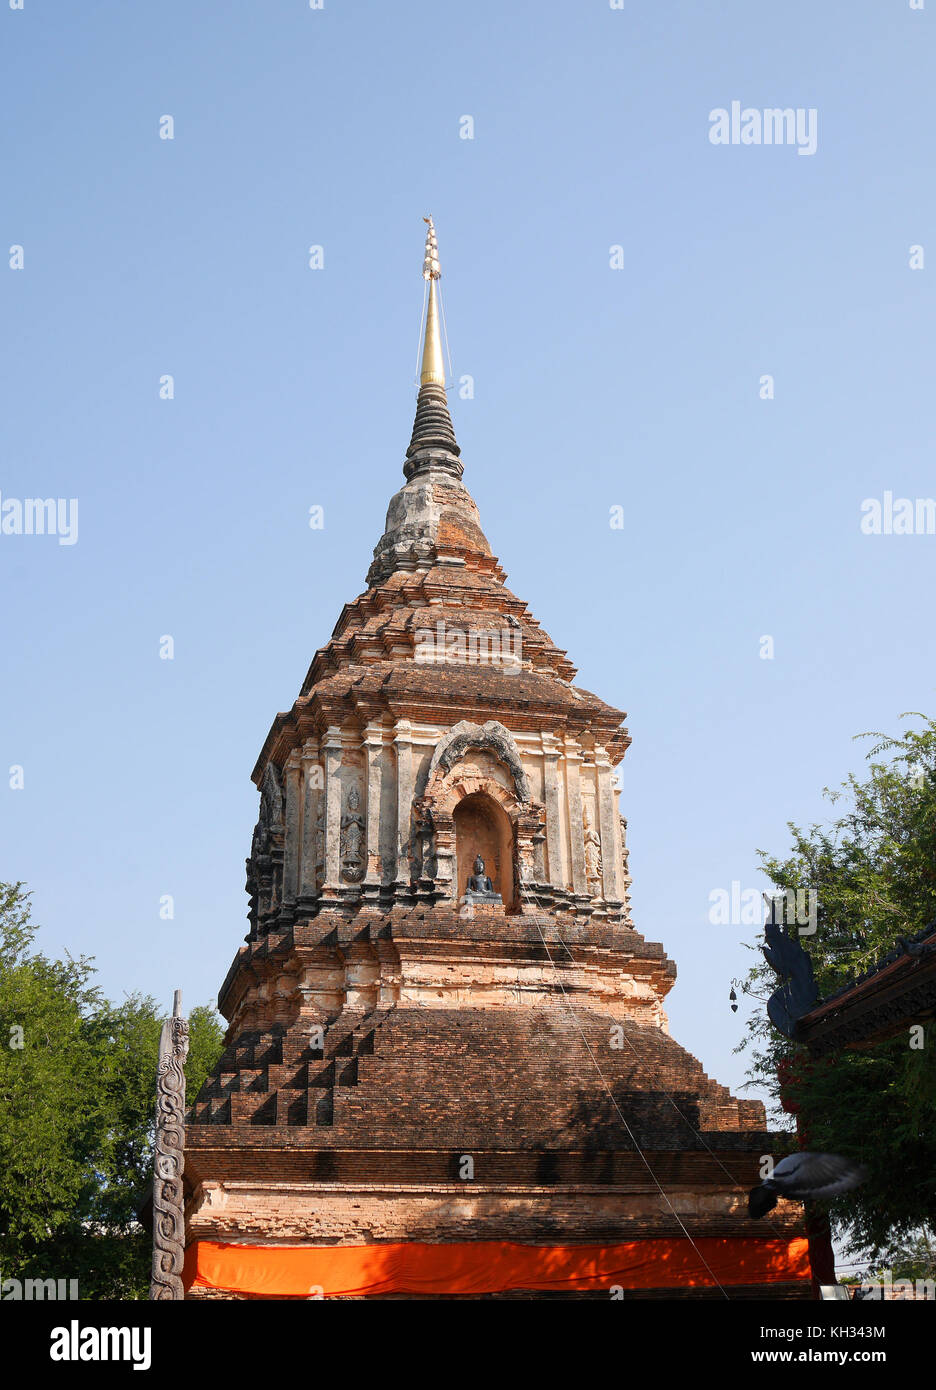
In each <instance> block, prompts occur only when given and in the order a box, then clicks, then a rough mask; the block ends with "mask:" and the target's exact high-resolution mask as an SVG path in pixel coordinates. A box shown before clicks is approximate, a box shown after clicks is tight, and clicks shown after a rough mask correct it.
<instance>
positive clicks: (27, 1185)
mask: <svg viewBox="0 0 936 1390" xmlns="http://www.w3.org/2000/svg"><path fill="white" fill-rule="evenodd" d="M36 930H37V929H36V927H35V926H34V925H33V924H32V923H31V921H30V912H29V895H28V894H26V893H24V892H23V890H22V885H21V884H0V1271H2V1273H3V1276H4V1277H6V1278H10V1277H16V1278H68V1279H77V1280H78V1284H79V1294H80V1296H81V1297H82V1298H142V1297H145V1296H146V1293H147V1287H148V1278H149V1260H150V1238H149V1236H148V1235H147V1233H146V1232H145V1231H144V1230H143V1229H142V1227H141V1226H140V1224H139V1222H138V1220H137V1215H136V1213H137V1209H138V1206H139V1203H140V1199H141V1197H142V1196H143V1194H144V1192H145V1190H146V1187H147V1184H148V1182H149V1180H150V1171H151V1162H152V1144H153V1123H154V1120H153V1117H154V1106H155V1098H156V1081H155V1078H156V1061H157V1057H158V1052H159V1034H160V1029H161V1027H162V1020H163V1017H164V1015H163V1014H161V1013H160V1011H159V1010H158V1008H157V1006H156V1003H155V1001H154V1000H153V999H150V998H148V997H146V996H143V995H138V994H135V995H130V996H129V997H128V998H127V999H126V1000H125V1001H124V1002H123V1003H122V1004H111V1003H109V1002H108V1001H107V1000H106V999H105V998H104V997H103V995H102V994H101V992H100V990H99V989H98V988H97V987H96V986H95V985H94V984H93V983H92V977H93V975H94V967H93V964H92V962H91V961H90V960H89V959H87V958H85V957H81V958H79V959H77V960H73V959H71V958H68V959H67V960H65V961H53V960H49V959H48V958H47V957H46V956H44V955H42V954H41V953H39V952H36V951H34V950H33V949H32V947H33V941H34V938H35V935H36ZM189 1025H190V1035H191V1046H190V1051H189V1058H188V1063H187V1065H186V1091H187V1098H188V1100H189V1102H190V1103H191V1101H192V1100H193V1099H194V1097H195V1095H196V1094H197V1092H198V1090H199V1088H200V1086H201V1084H202V1081H203V1080H204V1078H205V1076H206V1075H207V1074H208V1073H209V1071H210V1070H211V1068H212V1067H213V1066H214V1063H215V1061H216V1060H217V1058H218V1056H219V1055H220V1052H221V1048H222V1045H223V1027H222V1025H221V1023H220V1020H219V1019H218V1018H217V1015H216V1014H215V1013H214V1011H213V1010H212V1009H210V1008H206V1007H198V1008H195V1009H193V1010H192V1012H191V1014H190V1016H189Z"/></svg>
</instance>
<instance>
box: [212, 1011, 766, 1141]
mask: <svg viewBox="0 0 936 1390" xmlns="http://www.w3.org/2000/svg"><path fill="white" fill-rule="evenodd" d="M618 1026H620V1027H621V1028H622V1029H623V1037H624V1039H625V1042H624V1045H623V1046H622V1047H615V1046H613V1045H612V1028H616V1027H618ZM583 1034H584V1039H583ZM300 1041H301V1040H300V1039H298V1038H294V1037H293V1036H292V1035H290V1034H287V1035H286V1037H285V1038H283V1037H276V1036H273V1035H262V1036H260V1037H257V1036H254V1037H250V1036H248V1037H246V1038H245V1039H242V1040H240V1041H238V1043H236V1044H235V1045H234V1046H233V1047H231V1048H228V1049H227V1050H226V1053H225V1057H224V1058H223V1059H222V1062H221V1064H220V1068H219V1071H218V1072H217V1073H216V1074H215V1075H214V1076H213V1077H212V1078H209V1080H208V1081H207V1082H206V1084H205V1088H204V1089H203V1092H202V1094H201V1095H200V1096H199V1098H198V1101H197V1103H196V1106H195V1108H194V1112H193V1123H194V1124H211V1125H213V1126H214V1125H224V1124H231V1125H235V1126H237V1125H242V1124H251V1125H263V1124H266V1125H274V1126H288V1127H296V1126H301V1125H315V1126H317V1127H319V1128H327V1129H329V1130H330V1131H331V1133H330V1135H329V1137H328V1142H329V1143H330V1144H338V1143H342V1144H344V1145H347V1146H348V1147H349V1148H353V1147H355V1146H356V1145H357V1144H364V1145H365V1146H366V1147H379V1146H381V1145H384V1144H386V1145H389V1146H391V1147H417V1146H419V1145H421V1144H424V1143H427V1142H430V1141H432V1142H434V1143H436V1144H437V1145H438V1146H439V1147H449V1146H451V1147H456V1148H457V1147H461V1148H462V1149H466V1150H467V1149H471V1148H472V1147H480V1148H485V1149H489V1148H491V1147H492V1146H497V1145H503V1146H504V1147H511V1148H516V1147H544V1146H545V1147H547V1148H556V1149H564V1148H573V1147H577V1146H579V1145H580V1144H581V1143H583V1142H584V1143H586V1144H587V1145H588V1146H591V1147H611V1148H615V1149H617V1148H628V1147H631V1140H630V1138H629V1137H628V1126H629V1127H630V1130H631V1132H632V1133H633V1135H634V1137H635V1138H636V1139H637V1142H638V1143H640V1144H642V1145H643V1144H647V1143H649V1144H654V1143H659V1142H660V1141H661V1139H662V1138H663V1137H665V1138H666V1140H667V1141H668V1142H672V1141H676V1140H682V1141H684V1142H685V1141H686V1140H687V1139H692V1138H693V1136H696V1137H697V1136H698V1135H699V1134H700V1133H701V1134H706V1135H707V1134H711V1133H715V1132H717V1133H720V1134H724V1133H726V1132H736V1133H741V1132H745V1131H749V1130H752V1129H759V1128H762V1127H763V1124H764V1111H763V1107H762V1105H761V1104H760V1102H757V1101H738V1100H735V1099H734V1098H733V1097H732V1096H731V1095H730V1093H729V1092H728V1090H727V1088H726V1087H724V1086H721V1085H719V1084H718V1083H717V1082H714V1081H712V1080H710V1079H709V1077H708V1076H707V1075H706V1074H705V1072H704V1071H703V1069H702V1067H701V1065H700V1064H699V1062H698V1061H697V1060H696V1059H695V1058H694V1057H692V1056H691V1054H689V1053H688V1052H686V1051H685V1050H684V1049H683V1048H682V1047H680V1046H679V1044H678V1043H676V1042H674V1040H673V1039H672V1038H671V1037H670V1036H669V1035H668V1034H667V1033H664V1032H662V1031H661V1030H660V1029H658V1028H652V1027H641V1026H639V1025H636V1024H634V1023H633V1022H625V1023H622V1024H620V1025H618V1024H615V1023H613V1022H611V1021H609V1020H608V1019H606V1018H602V1017H600V1016H597V1015H595V1014H592V1013H588V1012H587V1011H578V1012H577V1017H576V1019H574V1020H573V1019H572V1018H571V1017H569V1015H568V1013H567V1012H566V1010H565V1009H564V1008H559V1007H557V1008H555V1009H549V1008H545V1009H526V1008H523V1009H496V1010H494V1009H436V1008H433V1009H419V1008H406V1009H392V1010H381V1011H377V1010H375V1011H373V1012H372V1013H363V1012H360V1011H350V1010H349V1011H345V1012H343V1013H341V1014H339V1015H338V1016H337V1017H336V1019H335V1020H334V1021H333V1023H332V1024H331V1026H330V1027H328V1028H327V1029H326V1032H325V1046H324V1051H322V1052H318V1053H316V1052H311V1051H310V1049H309V1048H308V1047H307V1046H306V1047H305V1048H304V1049H303V1048H301V1047H300ZM586 1043H587V1046H586ZM628 1044H629V1045H628ZM303 1051H304V1053H305V1055H304V1056H303V1055H301V1054H302V1052H303ZM284 1053H286V1054H287V1055H294V1060H291V1061H289V1062H283V1061H277V1060H269V1061H266V1062H265V1063H264V1064H263V1065H262V1066H259V1067H258V1066H257V1065H256V1062H257V1058H258V1057H267V1058H278V1057H281V1056H282V1055H283V1054H284ZM238 1057H241V1058H242V1059H243V1062H242V1064H241V1065H240V1068H239V1070H238V1071H236V1072H234V1071H232V1070H230V1068H232V1067H233V1066H235V1065H237V1062H236V1059H237V1058H238ZM596 1062H597V1066H596ZM227 1101H229V1102H230V1103H229V1104H226V1102H227ZM206 1102H207V1103H208V1108H207V1110H206V1108H205V1107H206ZM622 1116H623V1119H622ZM625 1121H626V1124H625ZM696 1141H697V1142H701V1141H698V1139H697V1140H696Z"/></svg>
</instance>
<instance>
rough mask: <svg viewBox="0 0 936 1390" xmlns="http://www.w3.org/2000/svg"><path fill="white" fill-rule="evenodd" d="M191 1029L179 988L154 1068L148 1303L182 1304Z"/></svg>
mask: <svg viewBox="0 0 936 1390" xmlns="http://www.w3.org/2000/svg"><path fill="white" fill-rule="evenodd" d="M188 1048H189V1026H188V1023H187V1022H186V1020H185V1019H184V1018H183V1017H182V991H181V990H180V989H177V990H176V992H175V997H174V999H173V1004H172V1017H171V1018H167V1019H166V1021H165V1023H164V1024H163V1026H162V1033H161V1034H160V1038H159V1063H158V1066H157V1068H156V1149H155V1153H154V1155H153V1271H152V1277H151V1279H150V1298H151V1299H182V1298H184V1297H185V1290H184V1288H183V1286H182V1261H183V1257H184V1253H185V1207H184V1197H183V1192H182V1172H183V1166H184V1163H185V1158H184V1152H183V1151H184V1148H185V1059H186V1057H187V1056H188Z"/></svg>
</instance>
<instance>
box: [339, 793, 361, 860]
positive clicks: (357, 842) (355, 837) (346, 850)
mask: <svg viewBox="0 0 936 1390" xmlns="http://www.w3.org/2000/svg"><path fill="white" fill-rule="evenodd" d="M360 805H361V797H360V793H359V792H358V789H357V787H352V788H351V790H350V791H349V792H348V810H347V812H346V813H345V815H343V816H342V817H341V876H342V878H345V879H347V881H348V882H349V883H357V882H358V881H359V880H360V879H362V878H363V877H364V867H365V866H364V818H363V816H361V815H360V814H359V809H358V808H359V807H360Z"/></svg>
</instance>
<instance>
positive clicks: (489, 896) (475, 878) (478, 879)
mask: <svg viewBox="0 0 936 1390" xmlns="http://www.w3.org/2000/svg"><path fill="white" fill-rule="evenodd" d="M465 898H466V899H467V900H468V902H488V903H499V902H502V901H503V899H502V898H501V895H500V893H495V892H494V884H493V883H492V882H491V880H490V878H489V877H488V875H487V874H486V873H485V872H484V860H483V859H482V858H481V856H480V854H479V855H478V857H477V858H476V859H475V862H474V873H472V874H469V875H468V887H467V890H466V892H465Z"/></svg>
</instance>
